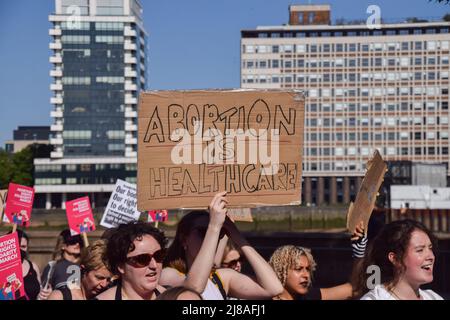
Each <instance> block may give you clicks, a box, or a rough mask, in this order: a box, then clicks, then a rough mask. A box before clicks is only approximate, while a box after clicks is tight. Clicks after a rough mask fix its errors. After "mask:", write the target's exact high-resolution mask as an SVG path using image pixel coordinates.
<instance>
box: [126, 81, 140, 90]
mask: <svg viewBox="0 0 450 320" xmlns="http://www.w3.org/2000/svg"><path fill="white" fill-rule="evenodd" d="M125 90H126V91H137V86H136V85H135V84H133V83H127V82H125Z"/></svg>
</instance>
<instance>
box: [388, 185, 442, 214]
mask: <svg viewBox="0 0 450 320" xmlns="http://www.w3.org/2000/svg"><path fill="white" fill-rule="evenodd" d="M391 208H392V209H450V188H432V187H430V186H391Z"/></svg>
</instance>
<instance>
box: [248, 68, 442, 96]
mask: <svg viewBox="0 0 450 320" xmlns="http://www.w3.org/2000/svg"><path fill="white" fill-rule="evenodd" d="M448 77H449V72H448V71H442V72H414V73H413V72H401V73H400V72H389V73H382V72H374V73H336V74H333V73H331V74H330V73H324V74H314V73H311V74H296V75H292V74H288V75H282V74H270V75H266V74H261V75H243V76H242V82H243V83H292V82H298V83H304V82H309V83H316V82H323V83H325V82H330V83H334V82H368V81H374V82H375V81H383V80H384V81H410V80H414V81H420V80H429V81H437V80H448ZM408 91H410V90H409V89H408V87H402V88H400V92H401V94H408Z"/></svg>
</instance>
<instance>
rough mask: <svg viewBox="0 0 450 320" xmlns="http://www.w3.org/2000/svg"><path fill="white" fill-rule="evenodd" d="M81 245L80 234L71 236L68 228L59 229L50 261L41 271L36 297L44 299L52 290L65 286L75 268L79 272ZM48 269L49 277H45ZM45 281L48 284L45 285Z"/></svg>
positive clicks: (47, 274)
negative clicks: (39, 287)
mask: <svg viewBox="0 0 450 320" xmlns="http://www.w3.org/2000/svg"><path fill="white" fill-rule="evenodd" d="M82 247H83V241H82V239H81V237H80V235H75V236H72V235H71V233H70V230H69V229H64V230H63V231H61V233H60V234H59V237H58V240H57V243H56V247H55V250H54V252H53V256H52V261H51V262H50V263H49V264H48V265H47V266H46V267H45V269H44V271H43V273H42V284H43V287H42V289H41V292H40V293H39V297H38V299H40V300H46V299H47V298H48V296H49V295H50V293H51V291H52V290H55V289H60V288H63V287H65V286H67V280H68V278H69V277H70V276H71V275H73V274H74V273H76V272H77V269H78V272H79V263H80V250H81V248H82ZM52 262H54V266H53V268H51V265H50V264H51V263H52ZM52 269H53V270H52ZM50 270H52V273H51V275H50V278H49V279H47V278H48V276H49V271H50ZM78 281H79V279H78ZM47 282H48V285H46V284H47Z"/></svg>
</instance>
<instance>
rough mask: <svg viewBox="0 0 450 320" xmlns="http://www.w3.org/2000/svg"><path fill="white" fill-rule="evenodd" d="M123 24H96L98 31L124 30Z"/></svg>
mask: <svg viewBox="0 0 450 320" xmlns="http://www.w3.org/2000/svg"><path fill="white" fill-rule="evenodd" d="M123 28H124V23H123V22H96V23H95V29H96V30H123Z"/></svg>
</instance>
